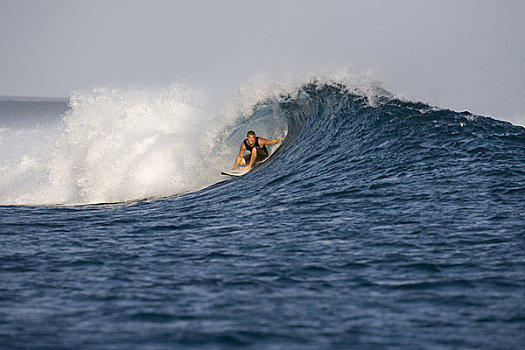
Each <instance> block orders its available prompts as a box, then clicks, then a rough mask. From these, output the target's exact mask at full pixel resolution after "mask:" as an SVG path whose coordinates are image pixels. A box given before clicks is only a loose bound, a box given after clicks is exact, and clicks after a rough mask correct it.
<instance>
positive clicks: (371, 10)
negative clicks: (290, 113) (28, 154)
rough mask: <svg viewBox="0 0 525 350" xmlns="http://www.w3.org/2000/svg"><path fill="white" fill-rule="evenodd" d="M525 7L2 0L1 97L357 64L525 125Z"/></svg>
mask: <svg viewBox="0 0 525 350" xmlns="http://www.w3.org/2000/svg"><path fill="white" fill-rule="evenodd" d="M524 19H525V1H521V0H516V1H496V0H494V1H480V0H472V1H467V0H465V1H461V0H454V1H452V0H451V1H447V0H438V1H422V0H412V1H408V0H396V1H391V0H385V1H371V0H366V1H365V0H362V1H361V0H354V1H351V0H348V1H335V0H334V1H329V0H324V1H321V0H319V1H305V0H296V1H291V0H278V1H270V0H264V1H263V0H260V1H249V0H244V1H241V0H237V1H231V0H221V1H215V0H209V1H204V0H200V1H199V0H192V1H174V0H173V1H160V0H158V1H155V0H148V1H132V0H118V1H117V0H115V1H111V0H104V1H98V0H96V1H94V0H90V1H73V0H63V1H51V0H49V1H44V0H42V1H36V0H35V1H23V0H4V1H0V95H11V96H12V95H15V96H57V97H60V96H64V97H67V96H69V94H70V93H71V92H72V91H75V90H79V89H90V88H93V87H96V86H104V85H109V84H111V85H126V84H133V85H139V86H140V85H159V86H162V85H168V84H170V83H173V82H177V81H192V82H195V83H196V84H198V82H199V81H203V80H208V81H210V80H213V79H214V78H215V79H228V80H230V82H238V83H239V84H240V83H242V82H243V80H247V79H250V77H251V76H252V75H254V74H256V73H259V74H264V73H265V72H273V74H275V72H286V71H294V70H296V71H300V70H303V71H304V70H306V71H311V73H312V74H314V73H315V72H316V69H320V70H321V69H325V68H327V67H328V68H330V67H332V68H338V67H339V68H348V69H349V70H350V71H352V72H356V73H363V72H369V73H371V74H372V75H373V76H374V77H375V78H376V79H378V80H379V81H381V82H382V83H383V84H384V87H385V88H386V89H387V90H389V91H391V92H392V93H394V94H399V95H404V96H407V97H409V98H411V99H418V100H423V101H426V102H429V103H431V104H434V105H439V106H441V107H449V108H453V109H457V110H465V109H467V110H470V111H472V112H474V113H479V114H484V115H490V116H494V117H496V118H498V119H504V120H510V121H513V122H515V123H519V124H521V125H523V124H525V35H524V33H525V24H524V22H525V20H524Z"/></svg>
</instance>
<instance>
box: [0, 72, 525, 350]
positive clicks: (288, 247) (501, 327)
mask: <svg viewBox="0 0 525 350" xmlns="http://www.w3.org/2000/svg"><path fill="white" fill-rule="evenodd" d="M248 100H249V103H248ZM218 105H219V104H217V103H215V102H212V101H211V102H210V101H207V99H206V94H203V93H202V92H200V91H198V90H197V89H193V88H188V87H184V86H172V87H170V88H168V89H164V90H156V91H144V90H138V89H135V90H133V89H128V90H118V89H115V90H111V89H98V90H94V91H92V92H87V93H83V94H80V93H78V94H75V95H73V96H72V97H71V99H70V100H69V101H44V100H40V101H20V100H19V101H12V100H9V99H3V100H2V101H0V146H1V150H2V155H1V156H0V176H1V178H0V348H3V349H523V347H524V346H525V129H524V128H523V127H520V126H515V125H512V124H510V123H507V122H503V121H498V120H496V119H493V118H489V117H484V116H477V115H472V114H471V113H469V112H455V111H451V110H447V109H443V108H438V107H433V106H429V105H427V104H424V103H419V102H411V101H406V100H401V99H398V98H395V97H394V96H392V95H390V94H389V93H387V92H386V91H383V90H381V89H379V88H374V89H355V88H350V87H349V86H347V85H345V84H343V83H334V82H320V81H317V82H316V81H314V82H309V83H305V84H302V85H298V86H297V87H295V88H294V89H288V91H280V92H279V93H276V94H267V95H266V96H265V94H261V96H257V98H255V97H254V96H252V98H251V99H247V100H246V101H245V102H244V103H238V104H235V103H234V104H230V105H228V106H227V107H221V108H219V107H217V106H218ZM249 129H254V130H255V131H256V132H257V134H258V135H260V136H263V137H268V138H274V137H281V136H286V139H285V141H284V142H283V143H282V144H281V145H278V146H276V147H273V148H272V152H273V154H272V156H271V159H270V160H269V161H267V162H266V163H265V164H264V165H263V166H261V167H259V168H257V169H256V170H254V171H252V172H250V173H248V174H247V175H245V176H243V177H240V178H236V179H229V178H226V177H224V176H222V177H221V176H220V175H219V172H220V170H222V169H228V168H229V167H231V165H232V164H233V160H234V157H235V155H236V153H237V152H238V147H239V145H240V143H241V141H242V140H243V138H244V135H245V133H246V131H247V130H249Z"/></svg>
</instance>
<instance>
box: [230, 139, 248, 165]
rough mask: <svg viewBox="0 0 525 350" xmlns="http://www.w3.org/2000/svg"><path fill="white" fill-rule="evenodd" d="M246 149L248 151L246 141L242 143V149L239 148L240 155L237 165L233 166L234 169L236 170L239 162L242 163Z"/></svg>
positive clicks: (236, 160)
mask: <svg viewBox="0 0 525 350" xmlns="http://www.w3.org/2000/svg"><path fill="white" fill-rule="evenodd" d="M244 151H246V147H245V146H244V142H243V143H242V144H241V149H240V150H239V155H238V156H237V158H236V159H235V165H234V166H233V168H232V170H235V169H236V168H237V167H238V166H239V164H241V161H242V156H244Z"/></svg>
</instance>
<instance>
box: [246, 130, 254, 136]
mask: <svg viewBox="0 0 525 350" xmlns="http://www.w3.org/2000/svg"><path fill="white" fill-rule="evenodd" d="M250 135H253V136H255V131H253V130H250V131H248V133H247V134H246V137H248V136H250Z"/></svg>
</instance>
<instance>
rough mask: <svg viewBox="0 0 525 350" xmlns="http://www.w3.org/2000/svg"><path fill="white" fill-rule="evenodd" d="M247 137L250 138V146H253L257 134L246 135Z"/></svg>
mask: <svg viewBox="0 0 525 350" xmlns="http://www.w3.org/2000/svg"><path fill="white" fill-rule="evenodd" d="M246 137H247V139H248V144H249V145H250V146H253V145H254V144H255V136H254V135H248V136H246Z"/></svg>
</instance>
